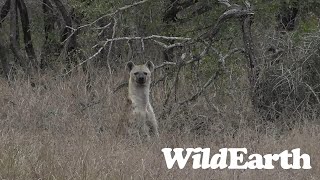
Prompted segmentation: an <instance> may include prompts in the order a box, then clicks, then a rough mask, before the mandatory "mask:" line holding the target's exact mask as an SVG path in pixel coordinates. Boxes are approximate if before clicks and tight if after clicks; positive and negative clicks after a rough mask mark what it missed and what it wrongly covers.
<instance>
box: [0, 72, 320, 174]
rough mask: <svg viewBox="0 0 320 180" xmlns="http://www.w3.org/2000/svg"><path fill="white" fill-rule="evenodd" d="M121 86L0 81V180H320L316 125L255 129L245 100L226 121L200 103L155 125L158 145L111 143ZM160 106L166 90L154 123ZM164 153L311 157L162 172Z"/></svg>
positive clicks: (226, 113) (157, 91) (160, 94)
mask: <svg viewBox="0 0 320 180" xmlns="http://www.w3.org/2000/svg"><path fill="white" fill-rule="evenodd" d="M121 80H122V79H121ZM121 80H115V78H114V79H113V78H109V79H108V78H107V76H106V75H99V76H96V80H95V83H94V84H93V92H94V94H95V96H94V97H93V96H92V95H90V93H88V92H87V91H86V88H85V76H83V75H81V73H79V74H74V75H73V76H71V77H69V78H66V79H61V78H58V77H54V76H50V75H46V76H41V78H37V80H36V81H35V82H36V83H35V84H36V86H35V87H32V86H31V85H30V82H28V81H26V80H21V79H20V80H16V81H14V82H12V83H11V84H8V83H7V82H6V81H3V80H1V82H0V108H1V109H0V118H1V120H0V178H1V179H320V171H319V169H320V151H319V149H320V144H319V139H320V126H319V125H317V124H316V123H315V119H310V118H305V117H299V122H301V123H299V124H296V125H295V126H294V128H293V129H292V130H290V131H282V130H279V129H280V128H277V127H276V126H277V124H275V123H269V124H268V123H266V124H262V123H261V121H259V120H256V121H254V120H253V119H254V116H253V115H252V114H250V111H249V110H248V109H250V108H248V106H245V107H244V104H241V102H242V103H245V101H242V100H241V102H239V101H237V103H234V102H231V103H229V104H233V106H228V107H227V106H223V107H224V108H221V109H220V110H221V111H222V112H223V113H222V114H220V115H216V114H214V113H212V109H210V107H208V106H209V105H208V104H209V103H208V102H207V101H204V98H203V99H199V101H198V102H197V103H196V104H194V105H192V108H190V109H192V110H190V109H186V108H184V109H183V110H177V112H176V113H175V114H173V115H167V116H164V117H165V118H164V119H160V120H159V121H160V130H161V132H160V133H161V135H160V139H159V140H158V141H155V142H149V143H144V144H139V143H135V142H132V141H130V140H128V139H123V138H116V137H115V135H114V129H115V127H116V125H117V120H118V118H119V115H120V114H121V112H120V110H121V105H122V103H123V100H124V95H123V93H122V92H119V93H117V94H113V93H112V90H113V88H114V87H115V85H113V84H119V82H121ZM239 97H240V96H239ZM163 99H164V91H163V89H161V88H159V87H156V88H154V89H153V100H154V105H155V109H156V111H157V112H158V113H157V115H158V114H159V113H160V112H161V108H162V107H161V105H162V104H161V103H162V102H159V101H161V100H163ZM207 100H209V101H211V100H212V99H210V98H209V99H207ZM231 109H232V110H231ZM182 112H183V113H182ZM196 112H197V113H196ZM196 114H197V115H196ZM200 115H201V116H200ZM194 121H197V122H194ZM199 121H200V122H201V123H200V125H199V123H198V122H199ZM288 121H291V119H289V120H288ZM192 122H194V123H193V124H192ZM186 124H187V125H186ZM190 124H191V125H190ZM194 126H196V128H193V127H194ZM100 127H103V129H104V131H103V132H99V129H100ZM169 127H170V128H169ZM202 131H205V132H206V133H201V132H202ZM165 147H172V148H174V147H185V148H186V147H210V148H212V151H217V150H218V149H220V148H224V147H245V148H248V151H249V152H250V153H263V154H264V153H280V152H282V151H283V150H286V149H289V150H290V149H293V148H298V147H299V148H301V149H302V151H303V152H304V153H308V154H309V155H310V156H311V164H312V167H313V169H311V170H294V171H293V170H282V169H280V168H277V169H274V170H241V171H234V170H192V169H191V168H190V166H189V167H186V168H185V169H184V170H179V169H177V168H175V169H172V170H167V169H166V165H165V161H164V158H163V155H162V153H161V149H162V148H165Z"/></svg>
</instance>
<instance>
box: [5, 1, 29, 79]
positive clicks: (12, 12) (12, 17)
mask: <svg viewBox="0 0 320 180" xmlns="http://www.w3.org/2000/svg"><path fill="white" fill-rule="evenodd" d="M10 6H11V8H10V9H11V10H10V48H11V50H12V52H13V55H14V56H15V57H16V58H17V59H18V61H19V62H20V63H21V66H22V67H23V68H24V69H25V70H26V71H27V74H29V65H28V63H27V61H26V59H25V57H24V56H23V54H22V53H21V51H20V49H19V47H18V42H17V39H16V37H17V24H16V18H17V17H16V16H17V11H16V10H17V8H16V7H17V4H16V0H11V4H10Z"/></svg>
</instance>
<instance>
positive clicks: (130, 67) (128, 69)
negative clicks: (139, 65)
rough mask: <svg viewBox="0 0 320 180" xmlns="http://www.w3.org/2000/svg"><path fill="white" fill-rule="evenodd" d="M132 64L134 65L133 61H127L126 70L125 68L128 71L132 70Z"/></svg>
mask: <svg viewBox="0 0 320 180" xmlns="http://www.w3.org/2000/svg"><path fill="white" fill-rule="evenodd" d="M133 66H134V63H133V62H132V61H129V62H128V63H127V65H126V70H127V71H128V72H130V71H131V70H132V68H133Z"/></svg>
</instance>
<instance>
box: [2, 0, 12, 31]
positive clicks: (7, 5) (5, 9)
mask: <svg viewBox="0 0 320 180" xmlns="http://www.w3.org/2000/svg"><path fill="white" fill-rule="evenodd" d="M9 11H10V0H7V1H6V2H5V3H4V5H3V6H2V8H1V11H0V27H1V23H2V21H4V18H5V17H6V16H7V15H8V13H9Z"/></svg>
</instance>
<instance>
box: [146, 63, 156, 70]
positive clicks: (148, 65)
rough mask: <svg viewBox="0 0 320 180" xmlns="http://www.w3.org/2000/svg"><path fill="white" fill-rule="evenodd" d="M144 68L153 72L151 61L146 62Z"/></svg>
mask: <svg viewBox="0 0 320 180" xmlns="http://www.w3.org/2000/svg"><path fill="white" fill-rule="evenodd" d="M146 66H147V67H148V68H149V70H150V72H153V71H154V64H153V63H152V62H151V61H148V62H147V63H146Z"/></svg>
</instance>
